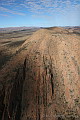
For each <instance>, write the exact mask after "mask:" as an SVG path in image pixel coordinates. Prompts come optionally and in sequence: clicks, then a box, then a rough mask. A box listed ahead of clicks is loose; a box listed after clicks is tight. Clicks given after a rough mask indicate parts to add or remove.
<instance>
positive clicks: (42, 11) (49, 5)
mask: <svg viewBox="0 0 80 120" xmlns="http://www.w3.org/2000/svg"><path fill="white" fill-rule="evenodd" d="M78 25H79V26H80V0H0V27H13V26H15V27H16V26H78Z"/></svg>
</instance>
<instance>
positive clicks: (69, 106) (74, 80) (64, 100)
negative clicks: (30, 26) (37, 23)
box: [2, 29, 80, 120]
mask: <svg viewBox="0 0 80 120" xmlns="http://www.w3.org/2000/svg"><path fill="white" fill-rule="evenodd" d="M21 48H25V53H24V51H22V53H21V54H20V55H18V56H21V55H23V59H25V61H24V66H23V69H22V70H21V71H20V70H19V73H18V76H17V77H16V78H15V81H18V80H19V83H14V86H15V84H16V85H17V84H18V86H17V87H19V86H20V80H22V81H23V82H22V83H23V85H22V87H20V88H22V89H20V90H22V91H21V92H22V95H21V98H22V99H21V103H20V118H21V120H79V119H80V116H79V115H80V54H79V51H80V36H77V35H76V34H67V33H54V32H53V30H46V29H42V30H39V31H37V32H35V33H34V34H33V35H32V36H31V37H30V38H29V39H28V40H27V41H26V42H25V43H24V44H23V45H22V47H21ZM18 56H16V57H17V61H20V57H19V59H18ZM21 59H22V58H21ZM13 61H14V60H13ZM15 63H16V62H15ZM16 64H17V63H16ZM16 64H14V65H13V67H15V66H16ZM11 67H12V66H11ZM22 71H23V74H22ZM20 76H21V77H20ZM14 86H13V88H14ZM13 88H12V89H13ZM20 90H19V91H20ZM15 92H16V91H15ZM15 94H16V93H15ZM14 96H15V95H14ZM8 104H10V102H9V103H8ZM15 106H16V107H14V108H11V110H12V112H11V111H10V108H9V109H8V111H10V112H11V113H10V120H12V117H13V114H14V113H16V109H17V104H16V103H15ZM17 110H18V109H17ZM16 115H17V113H16ZM18 115H19V113H18ZM3 116H4V115H3ZM2 120H6V119H5V118H4V117H3V119H2ZM7 120H9V119H7ZM14 120H17V118H15V119H14Z"/></svg>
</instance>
